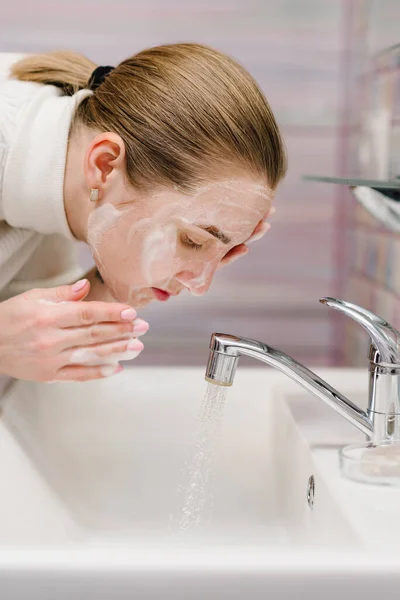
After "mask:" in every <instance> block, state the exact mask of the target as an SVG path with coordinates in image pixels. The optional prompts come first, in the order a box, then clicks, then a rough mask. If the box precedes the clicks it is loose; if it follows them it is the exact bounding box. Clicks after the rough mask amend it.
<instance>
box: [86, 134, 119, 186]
mask: <svg viewBox="0 0 400 600" xmlns="http://www.w3.org/2000/svg"><path fill="white" fill-rule="evenodd" d="M125 155H126V153H125V144H124V141H123V139H122V138H121V137H120V136H119V135H117V134H116V133H111V132H106V133H101V134H99V135H97V136H96V137H94V138H93V139H92V140H91V141H90V143H89V146H88V149H87V151H86V155H85V160H84V174H85V179H86V183H87V186H88V189H98V190H99V198H101V196H102V195H103V194H104V192H105V191H106V189H107V187H108V186H109V185H110V184H111V183H112V181H113V180H114V179H115V178H116V176H117V175H118V174H120V173H122V174H125V170H126V163H125Z"/></svg>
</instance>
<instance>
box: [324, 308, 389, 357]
mask: <svg viewBox="0 0 400 600" xmlns="http://www.w3.org/2000/svg"><path fill="white" fill-rule="evenodd" d="M320 302H321V304H325V306H330V307H331V308H334V309H335V310H338V311H339V312H342V313H343V314H345V315H347V316H348V317H350V318H351V319H353V320H354V321H356V322H357V323H359V324H360V325H361V327H363V328H364V329H366V330H367V331H368V333H369V336H370V338H371V340H372V343H373V345H374V346H375V348H376V349H377V350H378V352H379V354H380V359H381V360H380V364H382V363H386V364H387V365H399V366H400V333H399V332H398V331H397V329H395V328H394V327H392V326H391V325H389V323H388V322H387V321H385V319H382V317H379V316H378V315H375V314H374V313H372V312H371V311H369V310H367V309H366V308H362V307H361V306H358V305H357V304H352V303H351V302H346V301H345V300H337V299H336V298H321V299H320Z"/></svg>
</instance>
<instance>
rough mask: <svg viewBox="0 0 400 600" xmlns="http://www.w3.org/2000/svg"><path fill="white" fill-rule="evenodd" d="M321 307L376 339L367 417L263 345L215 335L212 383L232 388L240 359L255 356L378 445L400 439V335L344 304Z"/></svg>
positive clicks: (327, 302) (336, 302)
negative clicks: (355, 323) (349, 321)
mask: <svg viewBox="0 0 400 600" xmlns="http://www.w3.org/2000/svg"><path fill="white" fill-rule="evenodd" d="M320 302H321V303H322V304H324V305H326V306H330V307H331V308H334V309H335V310H338V311H340V312H342V313H343V314H345V315H347V316H348V317H350V318H352V319H353V320H354V321H356V322H357V323H359V324H360V325H361V326H362V327H364V329H366V330H367V331H368V333H369V335H370V337H371V349H370V354H369V360H370V365H369V377H370V385H369V401H368V409H367V410H366V411H364V410H362V409H361V408H359V407H358V406H357V405H356V404H354V403H353V402H351V400H349V399H348V398H346V397H345V396H344V395H343V394H341V393H340V392H339V391H338V390H336V389H335V388H334V387H332V386H331V385H330V384H329V383H327V382H326V381H324V380H323V379H321V377H319V376H318V375H317V374H316V373H314V372H313V371H311V370H310V369H308V368H307V367H305V366H304V365H302V364H301V363H299V362H297V361H296V360H294V359H293V358H291V357H290V356H288V355H287V354H285V353H283V352H281V351H280V350H277V349H275V348H272V347H271V346H268V345H267V344H264V343H263V342H260V341H258V340H253V339H249V338H242V337H236V336H233V335H228V334H223V333H214V334H213V335H212V336H211V341H210V354H209V359H208V364H207V369H206V375H205V377H206V380H207V381H209V382H211V383H215V384H217V385H232V383H233V381H234V377H235V372H236V367H237V364H238V361H239V358H240V356H249V357H251V358H254V359H256V360H259V361H261V362H263V363H266V364H268V365H270V366H272V367H275V368H277V369H278V370H279V371H282V372H283V373H285V375H287V376H288V377H290V378H291V379H293V380H294V381H296V382H297V383H298V384H299V385H300V386H301V387H303V388H305V389H306V390H308V391H309V392H311V393H312V394H314V395H315V396H317V397H318V398H319V399H320V400H322V401H323V402H325V403H326V404H328V405H329V406H330V407H331V408H333V410H335V411H336V412H338V413H339V414H340V415H342V416H343V417H344V418H345V419H347V420H348V421H349V422H350V423H352V424H353V425H354V426H355V427H357V428H358V429H360V430H361V431H362V432H363V433H364V434H365V435H366V436H367V437H368V438H369V439H373V440H374V441H375V442H378V441H382V440H391V441H393V440H397V439H400V397H399V389H400V383H399V381H400V380H399V375H400V352H399V340H400V334H399V332H398V331H397V330H396V329H394V328H393V327H391V325H389V323H387V322H386V321H385V320H384V319H382V318H381V317H379V316H378V315H375V314H373V313H371V312H370V311H368V310H366V309H364V308H362V307H360V306H357V305H355V304H352V303H350V302H345V301H343V300H337V299H335V298H322V299H321V300H320Z"/></svg>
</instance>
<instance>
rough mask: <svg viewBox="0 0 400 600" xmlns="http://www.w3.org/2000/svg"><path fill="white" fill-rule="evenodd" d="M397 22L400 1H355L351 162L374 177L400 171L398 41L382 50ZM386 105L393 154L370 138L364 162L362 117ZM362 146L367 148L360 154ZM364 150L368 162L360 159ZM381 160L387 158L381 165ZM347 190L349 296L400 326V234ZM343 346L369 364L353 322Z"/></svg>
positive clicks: (350, 357) (350, 360)
mask: <svg viewBox="0 0 400 600" xmlns="http://www.w3.org/2000/svg"><path fill="white" fill-rule="evenodd" d="M383 6H384V9H385V10H382V8H383ZM399 21H400V3H399V2H398V1H396V0H386V1H385V2H384V3H382V2H380V1H378V0H372V1H366V0H362V1H361V0H360V1H358V2H357V3H355V4H354V7H353V13H352V20H351V57H350V61H349V78H350V91H351V93H350V104H349V111H348V114H347V119H348V121H347V125H348V127H347V139H346V140H345V148H346V154H345V156H346V168H347V170H348V171H352V170H353V171H354V170H356V169H359V170H360V172H362V173H364V174H365V175H369V176H371V177H373V176H374V175H376V174H377V173H375V172H374V169H378V170H380V173H381V174H382V175H386V176H387V177H396V176H397V175H400V119H399V117H400V47H397V48H394V49H393V51H391V52H386V51H385V49H387V48H388V47H389V46H392V45H394V44H397V43H398V42H399V41H400V34H399V30H398V23H399ZM377 53H378V54H379V55H378V57H377ZM382 110H383V111H387V114H388V120H389V129H388V133H387V136H385V134H384V128H383V127H382V128H381V130H380V132H379V133H380V134H381V135H382V145H383V147H385V144H386V145H387V148H388V157H387V159H385V158H384V154H385V152H384V151H382V148H380V147H379V150H376V148H377V147H378V145H377V144H372V145H371V148H370V157H369V160H366V159H365V142H366V135H365V123H363V121H362V119H360V117H362V115H364V114H366V111H382ZM368 114H369V113H368ZM367 141H368V140H367ZM360 148H363V149H364V151H363V153H362V154H360V152H359V151H360ZM374 151H375V152H376V153H377V154H376V155H374ZM379 153H380V155H378V154H379ZM363 156H364V160H366V162H367V164H366V165H363V162H362V161H361V158H362V157H363ZM378 162H381V163H382V164H381V165H380V166H379V167H378V166H377V163H378ZM346 194H347V195H348V197H349V202H348V206H347V213H346V225H345V232H346V237H347V240H348V243H347V248H346V250H347V255H346V259H345V262H346V264H347V265H348V272H347V274H346V277H344V278H343V282H344V290H345V297H346V299H348V300H351V301H353V302H355V303H358V304H361V305H362V306H365V307H366V308H369V309H370V310H372V311H374V312H375V313H377V314H379V315H381V316H382V317H384V318H385V319H387V320H388V321H389V322H390V323H392V324H393V325H395V326H396V327H398V328H400V275H399V273H400V271H399V270H398V269H396V265H397V264H398V263H399V261H400V237H399V236H398V235H395V234H393V233H391V232H389V231H387V230H385V229H384V228H383V227H381V226H380V225H379V224H378V223H377V222H376V221H375V220H374V219H373V218H372V217H371V216H370V215H369V214H368V213H367V212H366V211H365V210H364V209H363V208H362V207H359V206H358V205H356V204H355V203H354V202H353V201H352V199H351V197H350V193H349V192H346ZM342 327H343V325H342ZM339 350H340V351H341V357H342V359H343V361H344V362H345V363H346V364H361V365H365V364H366V355H367V350H368V336H367V335H366V333H365V332H364V331H363V330H362V329H361V328H360V327H358V326H357V325H354V324H353V323H352V322H348V323H345V324H344V339H343V343H342V344H341V346H340V348H339Z"/></svg>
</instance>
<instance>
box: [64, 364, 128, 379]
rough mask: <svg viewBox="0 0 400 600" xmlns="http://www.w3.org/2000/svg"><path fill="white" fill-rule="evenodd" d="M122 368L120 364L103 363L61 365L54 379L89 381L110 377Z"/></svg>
mask: <svg viewBox="0 0 400 600" xmlns="http://www.w3.org/2000/svg"><path fill="white" fill-rule="evenodd" d="M123 370H124V367H122V366H121V365H118V364H116V365H103V366H101V367H80V366H73V367H63V368H62V369H60V370H59V371H58V372H57V374H56V377H55V379H54V381H57V382H58V381H60V382H63V381H91V380H93V379H104V378H106V377H112V376H113V375H117V374H118V373H120V372H121V371H123Z"/></svg>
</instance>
